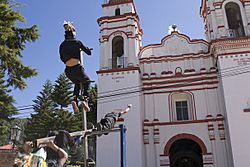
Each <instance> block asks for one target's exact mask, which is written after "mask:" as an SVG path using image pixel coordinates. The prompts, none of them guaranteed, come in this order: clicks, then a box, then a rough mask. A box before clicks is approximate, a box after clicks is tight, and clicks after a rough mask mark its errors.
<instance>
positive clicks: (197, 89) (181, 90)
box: [143, 86, 218, 95]
mask: <svg viewBox="0 0 250 167" xmlns="http://www.w3.org/2000/svg"><path fill="white" fill-rule="evenodd" d="M208 89H218V86H215V87H207V88H194V89H180V90H176V91H179V92H183V91H184V92H185V91H199V90H208ZM172 92H173V91H160V92H144V93H143V94H144V95H150V94H165V93H172Z"/></svg>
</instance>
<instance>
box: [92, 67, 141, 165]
mask: <svg viewBox="0 0 250 167" xmlns="http://www.w3.org/2000/svg"><path fill="white" fill-rule="evenodd" d="M131 80H133V82H130V81H131ZM139 85H140V80H139V71H138V69H127V70H125V69H122V70H120V71H114V72H111V71H109V72H103V71H100V72H99V74H98V111H97V120H100V119H101V118H103V117H104V115H105V114H106V113H108V112H112V111H113V109H124V108H126V107H127V104H132V108H131V111H130V112H128V113H127V114H126V115H124V117H123V119H122V120H121V122H118V124H119V123H124V124H125V125H126V128H127V132H126V140H127V146H132V147H127V165H128V166H138V167H139V166H140V167H142V164H143V162H144V159H143V158H144V156H143V152H142V151H143V144H142V143H141V141H143V139H142V122H141V121H139V120H141V119H142V118H141V117H142V114H141V112H140V111H141V98H140V87H139ZM119 148H120V137H119V132H117V133H114V134H113V133H112V134H109V135H107V136H105V135H103V136H101V137H99V138H97V152H98V154H97V162H101V164H97V166H98V167H102V166H119V164H120V149H119Z"/></svg>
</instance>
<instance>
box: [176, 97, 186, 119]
mask: <svg viewBox="0 0 250 167" xmlns="http://www.w3.org/2000/svg"><path fill="white" fill-rule="evenodd" d="M175 105H176V117H177V120H178V121H179V120H188V102H187V101H176V102H175Z"/></svg>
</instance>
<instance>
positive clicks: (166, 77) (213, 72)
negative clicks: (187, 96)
mask: <svg viewBox="0 0 250 167" xmlns="http://www.w3.org/2000/svg"><path fill="white" fill-rule="evenodd" d="M162 73H163V72H162ZM144 74H145V75H146V74H147V73H144ZM164 74H173V72H172V71H168V72H166V73H165V72H164ZM204 74H207V75H208V74H217V72H216V71H211V72H205V73H202V74H200V73H195V74H185V75H182V76H181V77H183V78H187V77H195V76H203V75H204ZM179 77H180V76H162V77H155V78H154V80H161V79H174V78H179ZM142 80H143V81H150V80H152V79H151V78H143V79H142Z"/></svg>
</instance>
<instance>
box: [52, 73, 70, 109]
mask: <svg viewBox="0 0 250 167" xmlns="http://www.w3.org/2000/svg"><path fill="white" fill-rule="evenodd" d="M71 90H72V83H71V81H70V80H69V79H68V78H67V77H66V75H65V73H63V74H61V75H59V77H58V78H57V80H56V81H55V85H54V91H53V93H52V99H53V101H54V102H55V103H56V104H57V105H59V106H60V109H63V108H66V107H68V105H69V104H70V103H71V100H72V97H73V95H72V91H71Z"/></svg>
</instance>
